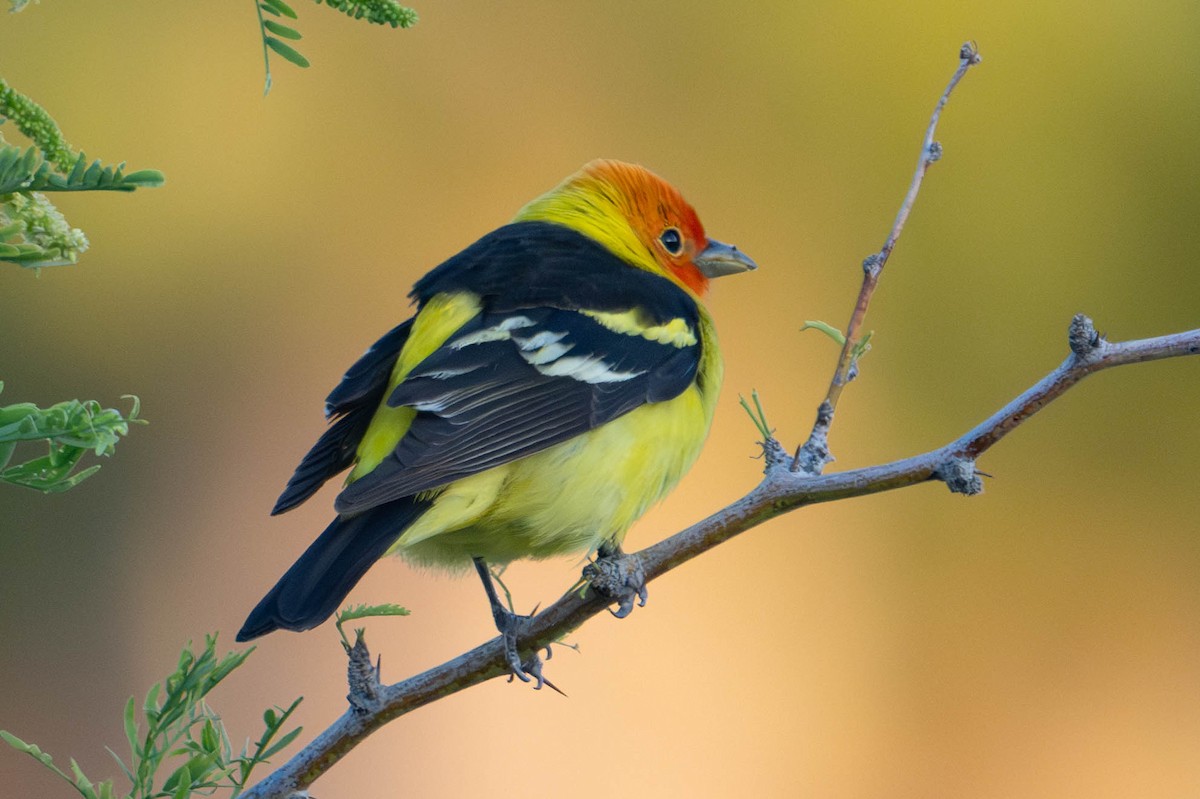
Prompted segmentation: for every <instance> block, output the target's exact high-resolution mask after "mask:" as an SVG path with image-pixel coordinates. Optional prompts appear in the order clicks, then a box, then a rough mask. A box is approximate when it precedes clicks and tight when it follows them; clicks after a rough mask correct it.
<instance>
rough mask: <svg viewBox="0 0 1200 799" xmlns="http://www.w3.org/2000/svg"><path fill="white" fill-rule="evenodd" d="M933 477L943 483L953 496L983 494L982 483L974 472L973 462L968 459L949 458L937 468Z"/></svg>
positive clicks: (977, 473)
mask: <svg viewBox="0 0 1200 799" xmlns="http://www.w3.org/2000/svg"><path fill="white" fill-rule="evenodd" d="M933 476H934V477H936V478H937V479H939V480H941V481H942V482H943V483H945V484H946V487H947V488H949V489H950V492H951V493H953V494H966V495H967V496H969V497H971V496H974V495H976V494H982V493H983V481H982V480H980V479H979V472H977V471H975V461H974V460H972V459H970V458H951V459H950V460H948V461H946V462H945V463H943V464H942V465H941V466H939V467H937V470H936V471H934V473H933Z"/></svg>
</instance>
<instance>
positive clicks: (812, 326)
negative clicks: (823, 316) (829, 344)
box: [800, 320, 846, 347]
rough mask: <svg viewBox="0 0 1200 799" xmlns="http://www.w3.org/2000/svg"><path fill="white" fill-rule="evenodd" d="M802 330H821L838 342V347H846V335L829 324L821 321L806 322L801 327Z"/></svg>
mask: <svg viewBox="0 0 1200 799" xmlns="http://www.w3.org/2000/svg"><path fill="white" fill-rule="evenodd" d="M800 330H801V331H804V330H820V331H821V332H822V333H824V334H825V335H827V336H829V337H830V338H831V339H833V340H834V341H836V342H837V344H838V346H840V347H844V346H846V334H845V333H843V332H842V331H840V330H838V329H837V328H836V327H834V326H833V325H831V324H829V323H828V322H822V321H819V320H816V321H812V320H810V321H806V322H805V323H804V324H803V325H801V326H800Z"/></svg>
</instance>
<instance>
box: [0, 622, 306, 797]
mask: <svg viewBox="0 0 1200 799" xmlns="http://www.w3.org/2000/svg"><path fill="white" fill-rule="evenodd" d="M253 651H254V648H253V647H251V648H250V649H247V650H245V651H243V652H230V653H228V654H226V655H225V656H224V657H221V658H218V657H217V637H216V636H215V635H209V636H205V641H204V649H203V651H201V652H200V654H199V655H196V654H194V653H193V652H192V647H191V644H190V643H189V644H188V645H187V646H186V647H184V649H183V652H182V653H181V654H180V656H179V662H178V663H177V665H176V667H175V670H174V671H173V672H172V673H171V674H169V675H167V678H166V679H164V680H163V681H162V682H161V683H157V684H155V685H153V686H152V687H151V688H150V692H149V693H148V694H147V695H146V700H145V702H144V703H143V704H142V708H141V713H142V720H141V722H139V720H138V712H137V711H138V708H137V704H136V702H135V700H134V698H133V697H132V696H131V697H129V702H128V703H126V705H125V717H124V726H125V737H126V739H127V740H128V742H129V762H128V763H126V762H125V761H124V760H123V759H122V758H121V757H120V756H119V755H117V753H116V752H114V751H112V750H111V749H110V750H109V753H110V754H111V755H112V756H113V759H115V760H116V761H117V765H118V766H120V768H121V772H122V773H123V774H124V775H125V778H126V779H128V780H129V783H130V788H129V790H128V792H126V793H123V794H118V793H116V789H115V787H114V785H113V781H112V780H104V781H103V782H98V783H94V782H92V781H91V780H90V779H88V777H87V776H86V775H85V774H84V773H83V770H82V769H81V768H80V767H79V764H78V763H76V762H75V761H74V759H72V760H71V774H67V773H66V772H65V771H63V770H62V769H60V768H59V767H58V766H56V765H54V761H53V759H52V758H51V757H50V755H49V754H47V753H46V752H43V751H42V750H41V748H40V747H38V746H37V745H35V744H30V743H26V742H25V741H22V740H21V739H20V738H18V737H17V736H15V735H13V734H12V733H10V732H7V731H6V730H0V739H2V740H4V741H5V742H6V743H7V744H8V745H9V746H11V747H13V748H14V749H16V750H18V751H21V752H24V753H25V754H27V755H29V756H30V757H33V758H34V759H35V760H37V761H38V762H39V763H41V764H42V765H43V766H45V767H46V768H48V769H49V770H50V771H52V772H53V773H54V774H57V775H58V776H59V777H61V778H62V779H63V780H65V781H66V782H68V783H69V784H70V785H71V786H72V787H73V788H75V790H76V791H78V792H79V795H80V796H82V797H84V799H118V797H121V799H159V797H162V798H163V799H167V798H168V797H169V799H187V797H190V796H193V795H201V796H209V795H211V794H212V793H213V792H214V791H216V790H218V789H232V793H231V794H230V797H231V799H235V798H236V797H237V796H238V795H239V794H241V792H242V791H243V790H244V789H245V787H246V783H247V782H248V781H249V779H250V775H251V773H252V772H253V770H254V768H255V767H256V766H258V765H261V764H263V763H266V762H267V761H268V759H269V758H271V757H273V756H274V755H275V754H277V753H278V752H279V751H280V750H282V749H283V748H284V747H286V746H287V745H288V744H290V743H291V742H292V741H293V740H295V738H296V736H297V735H299V734H300V731H301V729H302V728H300V727H297V728H295V729H293V730H291V731H290V732H287V733H285V734H283V735H280V732H281V730H282V729H283V726H284V724H285V723H286V722H287V720H288V718H289V717H290V716H291V715H292V713H293V712H294V711H295V710H296V708H297V707H298V706H299V704H300V701H301V700H300V699H297V700H296V701H294V702H292V703H291V704H290V705H289V706H288V707H286V708H283V707H278V706H277V707H274V708H271V709H268V710H267V711H265V712H264V713H263V723H264V730H263V733H262V735H260V736H259V738H258V740H257V741H255V742H254V743H253V744H251V743H250V741H249V740H247V741H246V743H245V744H244V745H243V746H242V748H241V752H240V754H237V755H235V754H234V753H233V752H234V750H233V744H232V743H231V742H230V740H229V734H228V733H227V732H226V730H225V724H224V722H222V721H221V717H220V716H219V715H217V714H216V713H215V712H214V711H213V710H212V709H211V708H210V707H209V706H208V704H207V702H206V701H205V697H206V696H208V694H209V692H210V691H212V689H214V688H216V687H217V685H218V684H219V683H220V682H221V681H222V680H224V679H225V678H226V677H228V676H229V674H230V673H231V672H233V670H234V669H236V668H237V667H238V666H241V665H242V663H244V662H245V660H246V658H248V657H249V656H250V653H251V652H253ZM142 723H144V724H145V731H144V732H143V730H142V726H141V725H142ZM181 760H182V762H180V761H181ZM168 762H169V763H171V764H172V765H173V764H175V763H178V764H179V765H177V766H176V767H175V769H174V770H173V771H171V773H170V774H169V775H167V777H166V778H165V779H164V780H162V782H161V784H160V783H159V781H158V774H159V771H160V770H161V769H162V767H163V766H165V765H167V764H168Z"/></svg>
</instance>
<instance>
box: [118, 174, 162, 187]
mask: <svg viewBox="0 0 1200 799" xmlns="http://www.w3.org/2000/svg"><path fill="white" fill-rule="evenodd" d="M166 182H167V178H166V176H165V175H163V173H162V172H159V171H158V170H157V169H139V170H138V171H137V172H130V173H129V174H128V175H126V176H125V177H124V178H122V180H121V184H122V185H124V186H137V187H138V188H147V189H153V188H157V187H159V186H161V185H163V184H164V183H166Z"/></svg>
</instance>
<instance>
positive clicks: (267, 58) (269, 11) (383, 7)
mask: <svg viewBox="0 0 1200 799" xmlns="http://www.w3.org/2000/svg"><path fill="white" fill-rule="evenodd" d="M315 1H316V3H317V5H322V4H324V5H327V6H329V7H330V8H332V9H334V10H335V11H340V12H342V13H343V14H345V15H346V16H348V17H352V18H353V19H365V20H366V21H367V22H370V23H372V24H374V25H390V26H392V27H393V28H411V27H412V26H413V25H416V24H417V12H416V11H414V10H413V9H411V8H408V7H406V6H402V5H400V4H399V3H397V2H396V0H315ZM254 10H255V12H256V13H257V14H258V30H259V35H260V36H261V37H262V43H263V69H264V71H265V72H266V80H265V82H264V84H263V94H269V93H270V92H271V53H272V52H274V53H275V54H276V55H278V56H279V57H281V58H283V59H284V60H285V61H289V62H291V63H293V64H295V65H296V66H298V67H301V68H305V67H308V66H309V60H308V59H307V58H305V57H304V56H303V55H302V54H301V53H300V51H299V50H297V49H296V48H295V46H294V45H291V44H288V41H290V42H298V41H300V40H301V39H302V38H304V37H303V35H302V34H301V33H300V31H298V30H296V29H295V28H293V27H292V26H290V25H285V24H284V23H282V22H280V21H279V19H285V18H286V19H298V15H297V14H296V11H295V9H293V8H292V7H291V6H290V5H288V4H287V3H286V2H284V0H254ZM264 14H266V15H267V16H263V15H264ZM269 17H276V18H277V19H270V18H269ZM285 39H286V40H287V41H284V40H285Z"/></svg>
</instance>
